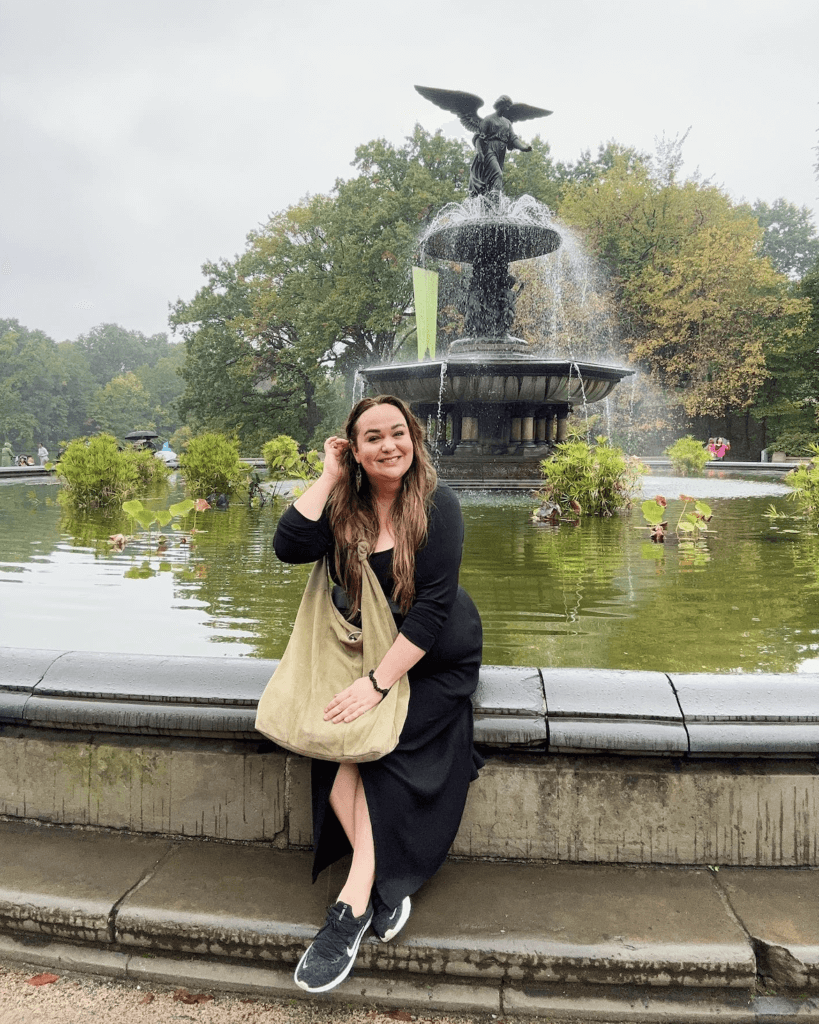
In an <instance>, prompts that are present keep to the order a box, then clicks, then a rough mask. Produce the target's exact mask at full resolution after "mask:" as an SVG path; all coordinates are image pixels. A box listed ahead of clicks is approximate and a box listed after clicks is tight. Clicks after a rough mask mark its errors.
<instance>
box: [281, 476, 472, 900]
mask: <svg viewBox="0 0 819 1024" xmlns="http://www.w3.org/2000/svg"><path fill="white" fill-rule="evenodd" d="M463 533H464V528H463V518H462V516H461V508H460V505H459V503H458V499H457V497H456V496H455V494H454V492H453V491H452V490H451V489H450V488H449V487H447V486H446V485H445V484H439V485H438V487H437V489H436V491H435V493H434V495H433V499H432V507H431V508H430V514H429V532H428V539H427V543H426V544H425V545H424V546H423V547H422V548H421V549H420V550H419V551H418V552H417V553H416V559H415V601H414V603H413V605H412V607H411V608H410V610H409V612H408V613H407V615H406V616H405V617H401V616H396V624H397V626H398V628H399V631H400V632H401V633H403V634H404V636H405V637H406V638H407V639H408V640H409V641H411V642H412V643H413V644H415V645H416V646H417V647H420V648H421V649H422V650H424V651H425V652H426V653H425V655H424V657H423V658H421V660H420V661H419V662H418V663H417V664H416V665H415V666H414V667H413V668H411V669H410V670H409V673H408V675H409V681H410V699H409V710H408V712H407V719H406V722H405V723H404V728H403V730H402V731H401V737H400V739H399V742H398V746H397V747H396V748H395V750H393V751H392V752H391V753H389V754H387V755H386V756H385V757H382V758H380V759H379V760H377V761H368V762H365V763H362V764H359V765H358V770H359V772H360V774H361V779H362V782H363V785H364V792H365V793H366V796H367V807H368V809H369V812H370V820H371V822H372V829H373V840H374V844H375V856H376V886H377V888H378V892H379V895H380V896H381V899H382V900H383V901H384V902H385V903H386V904H387V906H389V907H396V906H398V904H399V903H400V902H401V900H402V899H403V898H404V897H405V896H409V895H411V894H412V893H414V892H415V891H416V890H417V889H418V888H419V887H420V886H421V885H423V883H424V882H425V881H426V880H427V879H428V878H430V877H431V876H432V875H433V874H435V872H436V871H437V870H438V868H439V867H440V866H441V864H442V863H443V862H444V859H445V858H446V855H447V852H448V851H449V848H450V846H451V845H452V842H453V840H454V839H455V834H456V832H457V831H458V826H459V825H460V822H461V817H462V815H463V810H464V805H465V803H466V795H467V790H468V788H469V783H470V782H471V781H473V780H474V779H476V778H477V775H478V769H479V768H480V767H481V766H482V765H483V760H482V759H481V757H480V755H479V754H478V753H477V752H476V751H475V749H474V747H473V745H472V702H471V700H470V698H471V696H472V694H473V692H474V691H475V687H476V686H477V684H478V670H479V668H480V664H481V650H482V641H483V637H482V630H481V620H480V616H479V614H478V610H477V608H476V607H475V605H474V603H473V602H472V599H471V598H470V597H469V595H468V594H467V593H466V591H465V590H463V588H461V587H460V586H459V585H458V571H459V568H460V564H461V551H462V547H463ZM273 544H274V548H275V551H276V554H277V555H278V557H279V558H280V559H281V560H282V561H284V562H291V563H300V562H314V561H317V560H318V559H319V558H321V557H322V556H323V555H328V556H329V557H328V561H329V564H330V566H331V568H332V566H333V559H334V547H335V545H334V540H333V535H332V532H331V530H330V526H329V523H328V521H327V518H326V515H322V517H321V518H320V519H319V520H317V521H313V520H311V519H307V518H306V517H305V516H303V515H302V514H301V513H300V512H298V511H297V510H296V509H295V508H294V507H293V506H290V507H289V508H288V509H287V510H286V511H285V512H284V514H283V515H282V517H281V519H280V520H279V525H278V528H277V530H276V536H275V539H274V542H273ZM370 565H371V566H372V569H373V571H374V572H375V575H376V577H377V578H378V581H379V583H380V584H381V587H382V589H383V590H384V593H385V594H386V595H387V597H388V598H391V597H392V592H393V585H394V581H393V578H392V575H391V570H392V551H391V550H388V551H378V552H375V553H374V554H372V555H371V556H370ZM385 699H387V700H388V699H389V698H385ZM337 771H338V765H337V764H336V763H334V762H329V761H318V760H314V761H313V762H312V784H313V838H314V843H315V856H314V859H313V880H314V881H315V879H316V877H317V876H318V874H319V872H320V871H322V870H323V869H324V868H325V867H327V866H328V865H330V864H332V863H333V862H334V861H336V860H338V858H339V857H342V856H344V854H345V853H347V852H349V850H350V844H349V842H348V841H347V837H346V835H345V834H344V830H343V829H342V827H341V825H340V823H339V821H338V818H337V817H336V815H335V813H334V811H333V810H332V808H331V807H330V804H329V797H330V790H331V789H332V786H333V782H334V781H335V776H336V772H337Z"/></svg>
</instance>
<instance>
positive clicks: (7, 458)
mask: <svg viewBox="0 0 819 1024" xmlns="http://www.w3.org/2000/svg"><path fill="white" fill-rule="evenodd" d="M13 465H14V452H13V451H12V450H11V442H10V441H6V443H5V444H4V445H3V448H2V451H0V466H13Z"/></svg>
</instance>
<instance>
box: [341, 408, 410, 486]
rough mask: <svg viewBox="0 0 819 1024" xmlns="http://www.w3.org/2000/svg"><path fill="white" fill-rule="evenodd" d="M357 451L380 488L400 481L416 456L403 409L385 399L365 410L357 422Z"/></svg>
mask: <svg viewBox="0 0 819 1024" xmlns="http://www.w3.org/2000/svg"><path fill="white" fill-rule="evenodd" d="M353 455H354V456H355V460H356V462H358V464H359V465H360V466H361V468H362V469H363V470H364V472H365V473H366V474H367V476H368V477H369V480H370V484H371V485H372V486H373V487H375V488H376V489H377V488H378V485H379V484H381V483H384V484H394V483H396V482H398V481H400V480H401V479H402V477H403V476H404V474H405V473H406V472H407V470H408V469H409V468H410V466H411V465H412V460H413V458H414V457H415V452H414V450H413V447H412V437H411V436H410V432H409V427H408V426H407V421H406V420H405V419H404V415H403V413H402V412H401V410H400V409H397V408H396V407H395V406H394V405H389V404H388V403H386V402H385V403H384V404H383V405H374V406H372V408H370V409H367V410H366V412H363V413H362V414H361V415H360V416H359V418H358V422H357V423H356V425H355V438H354V441H353Z"/></svg>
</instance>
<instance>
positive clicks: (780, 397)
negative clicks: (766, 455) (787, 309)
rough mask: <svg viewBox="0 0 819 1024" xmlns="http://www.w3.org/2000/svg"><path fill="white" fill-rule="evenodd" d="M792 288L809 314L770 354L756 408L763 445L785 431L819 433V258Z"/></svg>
mask: <svg viewBox="0 0 819 1024" xmlns="http://www.w3.org/2000/svg"><path fill="white" fill-rule="evenodd" d="M793 292H794V294H795V296H796V297H797V298H799V299H801V300H802V301H803V302H804V303H806V304H807V318H806V321H805V323H804V329H803V330H802V331H799V332H795V333H793V334H791V335H789V336H787V337H783V338H782V340H781V344H780V345H779V346H777V347H776V348H774V349H773V351H772V352H770V353H769V355H768V369H769V371H770V377H769V379H768V380H767V381H766V382H765V385H764V387H763V388H762V392H761V394H760V396H759V398H758V400H757V402H756V403H755V405H754V410H753V412H754V416H755V417H756V418H757V419H758V420H760V421H761V422H762V425H763V429H764V431H765V433H764V435H763V438H762V443H763V446H764V445H767V444H768V443H769V442H770V441H771V440H772V439H775V435H777V434H780V433H782V432H784V431H804V432H806V433H809V434H819V260H817V261H816V263H814V265H813V268H812V269H811V270H810V271H809V272H808V273H807V274H805V276H804V277H803V278H802V280H801V281H800V282H798V283H797V284H795V285H794V286H793Z"/></svg>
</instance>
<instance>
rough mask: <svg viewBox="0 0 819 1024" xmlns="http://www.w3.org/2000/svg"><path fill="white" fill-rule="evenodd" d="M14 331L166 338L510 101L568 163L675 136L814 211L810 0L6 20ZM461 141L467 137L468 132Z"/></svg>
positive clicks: (214, 4) (443, 4)
mask: <svg viewBox="0 0 819 1024" xmlns="http://www.w3.org/2000/svg"><path fill="white" fill-rule="evenodd" d="M0 10H1V11H2V23H1V24H0V70H1V72H2V94H1V96H0V99H1V102H2V125H0V130H2V140H3V158H2V160H1V161H0V195H2V209H3V217H2V220H3V243H2V254H0V286H2V294H1V295H0V316H4V317H5V316H11V317H16V318H17V319H19V320H20V322H21V323H23V324H24V325H25V326H27V327H30V328H40V329H42V330H44V331H46V332H47V333H48V334H50V335H51V336H52V337H53V338H54V339H55V340H57V341H62V340H64V339H67V338H75V337H76V336H77V335H78V334H81V333H83V332H85V331H87V330H89V329H90V328H91V327H93V326H95V325H96V324H99V323H104V322H116V323H119V324H121V325H122V326H124V327H127V328H129V329H132V330H139V331H143V332H145V333H146V334H153V333H155V332H158V331H166V330H167V329H168V325H167V318H168V304H169V303H171V302H174V301H175V300H176V299H177V298H183V299H186V300H187V299H191V298H192V297H193V295H194V294H195V292H196V290H197V288H199V287H200V285H201V284H202V283H203V278H202V274H201V269H200V268H201V265H202V263H203V262H204V261H205V260H216V259H220V258H222V257H227V258H232V257H233V256H234V255H236V254H237V253H239V252H240V251H242V249H243V248H244V240H245V236H246V235H247V233H248V232H249V231H251V230H253V229H254V228H256V227H257V226H258V225H259V224H261V223H263V222H264V221H266V219H267V218H268V216H269V215H270V214H271V213H273V212H275V211H278V210H281V209H283V208H285V207H286V206H288V205H290V204H291V203H294V202H297V201H298V200H299V199H300V198H301V197H303V196H304V195H305V194H307V193H315V192H323V191H328V190H329V189H330V188H331V187H332V186H333V183H334V181H335V180H336V178H337V177H340V176H348V175H349V174H351V173H352V171H351V168H350V161H351V160H352V158H353V154H354V149H355V147H356V146H357V145H359V144H360V143H362V142H366V141H369V140H370V139H374V138H378V137H384V138H387V139H389V140H390V141H392V142H395V143H400V142H401V140H402V139H403V137H404V136H406V135H408V134H409V133H410V132H411V130H412V127H413V125H414V124H415V122H416V121H418V122H420V123H421V124H422V125H423V126H424V127H425V128H426V129H428V130H430V131H434V130H436V129H438V128H440V127H443V126H444V125H445V124H447V123H448V122H451V115H448V114H446V113H444V112H443V111H441V110H438V109H437V108H436V107H434V106H432V105H431V104H430V103H428V102H427V101H425V100H423V99H422V98H421V97H420V96H419V95H418V94H417V93H416V92H415V90H414V89H413V85H414V84H415V83H420V84H422V85H431V86H439V87H442V88H450V89H462V90H465V91H468V92H474V93H477V94H478V95H480V96H483V97H484V99H485V100H486V101H487V102H488V103H491V102H493V101H494V100H495V98H496V97H497V96H498V95H499V94H500V93H502V92H505V93H508V94H509V95H511V96H512V98H513V99H514V100H520V101H523V102H526V103H531V104H534V105H535V106H543V107H547V108H548V109H550V110H553V111H554V114H553V115H552V117H550V118H548V119H547V120H543V121H537V122H534V121H533V122H525V123H523V124H522V125H521V126H520V134H521V135H522V136H523V137H524V138H530V137H531V136H532V135H533V134H534V133H535V132H540V133H541V134H542V135H543V136H544V137H545V138H546V139H548V141H549V143H550V144H551V146H552V152H553V155H554V156H555V157H556V158H558V159H562V160H575V159H577V157H578V156H579V155H580V153H581V151H582V150H584V149H591V150H592V151H595V150H596V148H597V146H598V144H599V143H600V142H604V141H606V140H608V139H616V140H617V141H618V142H620V143H623V144H626V145H633V146H637V147H638V148H640V149H644V150H653V149H654V143H655V139H656V138H658V137H660V136H661V135H662V134H663V133H665V135H666V136H667V137H673V136H675V135H677V134H682V133H683V132H685V131H686V129H688V128H689V127H690V129H691V130H690V134H689V136H688V140H687V141H686V144H685V147H684V151H683V152H684V156H685V166H684V169H683V170H684V173H691V172H693V171H694V170H696V169H699V171H700V172H701V173H702V175H703V176H705V177H711V178H712V179H713V180H714V182H715V183H717V184H720V185H722V186H724V188H725V189H726V190H727V191H728V192H729V193H730V194H731V195H732V196H733V197H734V198H735V199H742V198H745V199H748V200H749V201H753V200H755V199H758V198H759V199H764V200H766V201H767V202H772V201H773V200H774V199H776V198H777V197H779V196H784V197H785V198H786V199H787V200H789V201H790V202H793V203H796V204H797V205H799V206H801V205H806V206H808V207H810V208H811V209H812V210H813V211H814V216H816V211H817V210H819V182H817V181H816V178H815V174H814V171H813V166H814V164H815V163H816V159H817V156H816V151H815V148H814V147H815V146H816V144H817V142H819V134H817V127H819V58H817V50H819V46H817V40H819V3H817V0H777V2H776V3H774V0H765V2H760V0H703V2H700V0H518V2H517V3H511V4H509V5H505V4H501V3H497V2H493V3H489V2H487V0H472V2H469V3H467V2H465V0H413V2H411V3H405V4H404V3H396V2H395V0H392V2H389V0H381V2H373V0H348V2H347V3H342V2H339V0H332V2H324V0H291V2H288V3H284V2H282V0H138V2H136V0H0ZM464 137H465V138H466V137H467V135H466V133H464Z"/></svg>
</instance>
